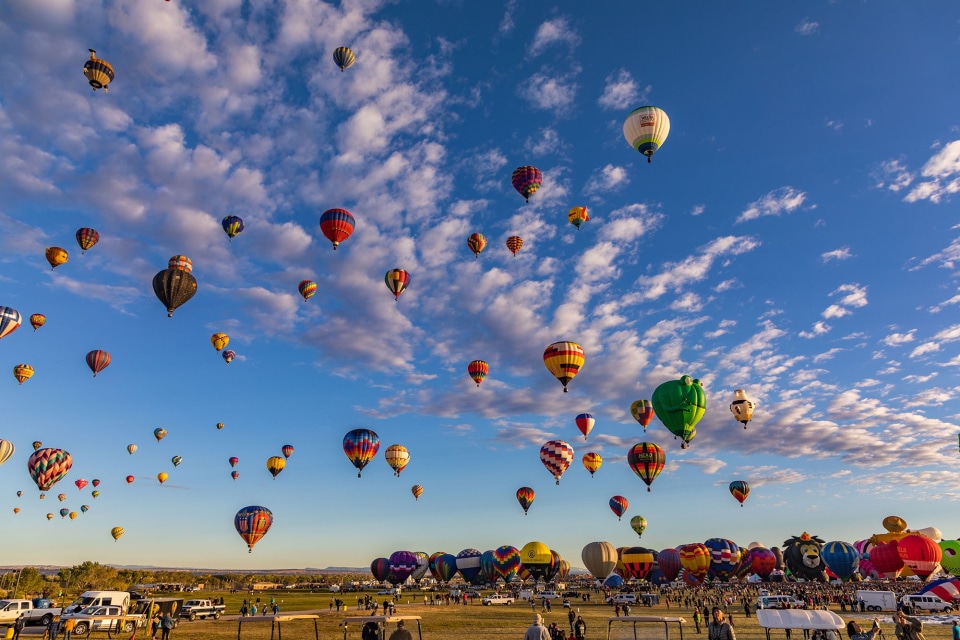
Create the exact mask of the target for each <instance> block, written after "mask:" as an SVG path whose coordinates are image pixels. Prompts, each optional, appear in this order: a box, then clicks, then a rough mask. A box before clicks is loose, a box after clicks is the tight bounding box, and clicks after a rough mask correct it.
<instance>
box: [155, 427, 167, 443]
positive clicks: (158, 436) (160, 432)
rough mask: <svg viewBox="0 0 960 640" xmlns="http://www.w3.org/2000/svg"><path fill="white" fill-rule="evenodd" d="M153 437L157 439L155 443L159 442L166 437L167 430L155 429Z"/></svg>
mask: <svg viewBox="0 0 960 640" xmlns="http://www.w3.org/2000/svg"><path fill="white" fill-rule="evenodd" d="M153 437H154V438H156V439H157V442H160V441H161V440H163V439H164V438H166V437H167V430H166V429H164V428H163V427H157V428H156V429H154V430H153Z"/></svg>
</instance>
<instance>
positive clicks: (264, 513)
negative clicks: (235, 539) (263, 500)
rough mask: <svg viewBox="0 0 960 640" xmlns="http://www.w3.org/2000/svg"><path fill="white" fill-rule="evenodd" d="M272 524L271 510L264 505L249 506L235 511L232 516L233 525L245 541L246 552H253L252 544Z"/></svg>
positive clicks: (264, 533) (257, 540)
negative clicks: (234, 514) (235, 513)
mask: <svg viewBox="0 0 960 640" xmlns="http://www.w3.org/2000/svg"><path fill="white" fill-rule="evenodd" d="M272 524H273V512H271V511H270V509H267V508H266V507H260V506H255V505H252V506H249V507H244V508H243V509H240V511H237V515H236V516H234V518H233V526H234V528H235V529H236V530H237V533H238V534H240V537H241V538H243V541H244V542H246V543H247V549H248V551H247V553H252V552H253V546H254V545H255V544H257V543H258V542H259V541H260V539H261V538H262V537H263V536H265V535H266V534H267V531H269V530H270V526H271V525H272Z"/></svg>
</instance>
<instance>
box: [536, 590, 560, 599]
mask: <svg viewBox="0 0 960 640" xmlns="http://www.w3.org/2000/svg"><path fill="white" fill-rule="evenodd" d="M535 597H536V599H537V600H544V599H546V600H559V599H560V594H559V593H557V592H556V591H541V592H540V593H538V594H537V595H536V596H535Z"/></svg>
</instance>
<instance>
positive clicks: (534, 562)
mask: <svg viewBox="0 0 960 640" xmlns="http://www.w3.org/2000/svg"><path fill="white" fill-rule="evenodd" d="M552 562H553V556H552V555H551V553H550V547H548V546H547V545H545V544H543V543H542V542H536V541H534V542H528V543H527V544H525V545H523V547H522V548H521V549H520V565H521V570H520V571H521V572H522V571H523V570H524V569H526V570H527V571H528V572H529V573H530V577H531V578H533V580H534V581H536V580H539V579H540V578H542V577H543V576H544V575H545V574H546V572H547V570H548V569H549V568H550V564H551V563H552Z"/></svg>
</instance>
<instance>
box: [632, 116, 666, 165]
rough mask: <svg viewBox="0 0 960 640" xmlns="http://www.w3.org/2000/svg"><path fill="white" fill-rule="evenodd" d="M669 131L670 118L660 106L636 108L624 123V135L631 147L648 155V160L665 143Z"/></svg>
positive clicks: (648, 160)
mask: <svg viewBox="0 0 960 640" xmlns="http://www.w3.org/2000/svg"><path fill="white" fill-rule="evenodd" d="M669 133H670V118H668V117H667V114H666V112H665V111H664V110H663V109H661V108H659V107H640V108H639V109H634V110H633V111H631V112H630V113H629V115H627V119H626V120H625V121H624V123H623V137H624V138H626V139H627V142H629V143H630V146H631V147H633V148H634V149H636V150H637V151H639V152H640V153H642V154H643V155H645V156H647V162H650V161H651V160H652V159H653V154H654V152H655V151H656V150H657V149H659V148H660V146H661V145H662V144H663V143H664V141H665V140H666V139H667V135H669Z"/></svg>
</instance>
